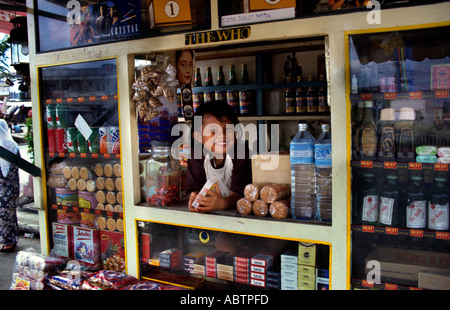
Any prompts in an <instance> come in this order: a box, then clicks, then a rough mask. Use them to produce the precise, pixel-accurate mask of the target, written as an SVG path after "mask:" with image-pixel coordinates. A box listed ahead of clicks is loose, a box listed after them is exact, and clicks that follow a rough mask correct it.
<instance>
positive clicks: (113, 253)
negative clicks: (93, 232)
mask: <svg viewBox="0 0 450 310" xmlns="http://www.w3.org/2000/svg"><path fill="white" fill-rule="evenodd" d="M100 250H101V253H102V254H101V257H102V264H103V269H106V270H114V271H125V269H126V268H125V239H124V234H123V233H120V232H113V231H108V230H100Z"/></svg>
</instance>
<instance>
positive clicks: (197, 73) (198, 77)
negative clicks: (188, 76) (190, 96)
mask: <svg viewBox="0 0 450 310" xmlns="http://www.w3.org/2000/svg"><path fill="white" fill-rule="evenodd" d="M194 87H202V74H201V73H200V68H195V75H194Z"/></svg>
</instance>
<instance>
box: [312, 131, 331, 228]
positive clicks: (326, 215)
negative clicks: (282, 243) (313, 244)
mask: <svg viewBox="0 0 450 310" xmlns="http://www.w3.org/2000/svg"><path fill="white" fill-rule="evenodd" d="M321 128H322V133H321V134H320V136H319V138H318V139H317V141H316V143H315V144H314V161H315V164H316V199H317V219H318V220H319V221H325V222H329V221H331V180H332V178H331V130H330V125H329V124H322V127H321Z"/></svg>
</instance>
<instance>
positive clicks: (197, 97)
mask: <svg viewBox="0 0 450 310" xmlns="http://www.w3.org/2000/svg"><path fill="white" fill-rule="evenodd" d="M192 102H193V103H192V105H193V108H194V113H195V111H197V108H198V107H199V106H200V105H201V104H202V103H203V92H195V93H192Z"/></svg>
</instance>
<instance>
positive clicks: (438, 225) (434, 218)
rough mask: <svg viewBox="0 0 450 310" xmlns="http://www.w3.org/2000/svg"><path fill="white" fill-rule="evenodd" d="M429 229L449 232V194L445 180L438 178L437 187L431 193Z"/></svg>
mask: <svg viewBox="0 0 450 310" xmlns="http://www.w3.org/2000/svg"><path fill="white" fill-rule="evenodd" d="M428 229H430V230H439V231H448V230H449V193H448V190H447V188H446V187H445V178H436V186H435V187H433V189H432V190H431V192H430V200H429V202H428Z"/></svg>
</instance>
